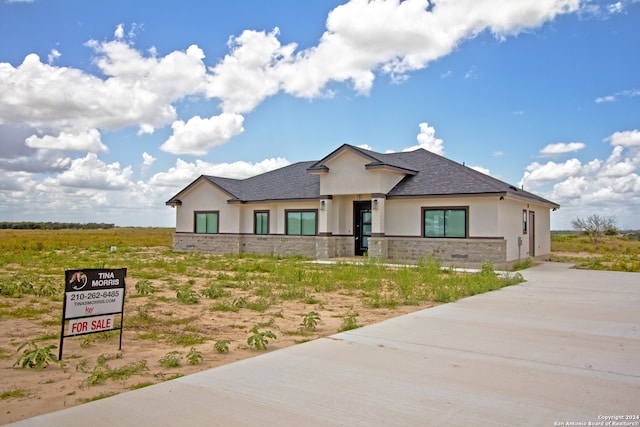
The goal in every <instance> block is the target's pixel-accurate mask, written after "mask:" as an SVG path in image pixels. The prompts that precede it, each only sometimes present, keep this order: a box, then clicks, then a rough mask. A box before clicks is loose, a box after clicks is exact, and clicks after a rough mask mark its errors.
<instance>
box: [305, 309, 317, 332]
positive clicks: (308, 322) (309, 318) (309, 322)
mask: <svg viewBox="0 0 640 427" xmlns="http://www.w3.org/2000/svg"><path fill="white" fill-rule="evenodd" d="M300 316H301V317H302V327H303V328H304V329H306V330H308V331H315V330H316V327H317V326H318V322H319V321H320V314H318V313H317V312H315V311H310V312H309V313H305V314H301V315H300Z"/></svg>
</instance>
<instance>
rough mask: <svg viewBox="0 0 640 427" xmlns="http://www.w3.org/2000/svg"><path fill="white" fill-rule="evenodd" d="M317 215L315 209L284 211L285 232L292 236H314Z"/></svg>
mask: <svg viewBox="0 0 640 427" xmlns="http://www.w3.org/2000/svg"><path fill="white" fill-rule="evenodd" d="M317 216H318V215H317V212H316V211H315V210H305V211H286V217H287V224H286V227H287V229H286V233H287V234H289V235H292V236H315V235H316V229H317V228H318V222H317Z"/></svg>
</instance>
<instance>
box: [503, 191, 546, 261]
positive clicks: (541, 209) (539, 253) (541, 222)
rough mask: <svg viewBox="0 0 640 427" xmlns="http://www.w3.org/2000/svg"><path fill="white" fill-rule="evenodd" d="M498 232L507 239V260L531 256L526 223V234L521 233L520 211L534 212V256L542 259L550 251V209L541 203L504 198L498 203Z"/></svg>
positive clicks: (529, 225)
mask: <svg viewBox="0 0 640 427" xmlns="http://www.w3.org/2000/svg"><path fill="white" fill-rule="evenodd" d="M499 207H500V209H499V214H498V218H499V224H500V234H501V235H502V236H504V238H505V240H506V241H507V260H508V261H517V260H520V259H525V258H528V257H529V256H531V255H530V254H529V234H530V233H531V224H528V228H529V230H528V231H527V234H524V233H523V227H522V212H523V211H525V210H526V211H527V221H528V217H529V212H535V218H536V219H535V243H534V244H535V258H539V259H544V258H546V257H548V256H549V254H550V253H551V218H550V217H551V215H550V212H551V210H550V209H549V208H548V207H546V206H542V205H534V204H531V203H527V202H524V201H521V200H515V199H506V200H503V201H501V202H500V204H499Z"/></svg>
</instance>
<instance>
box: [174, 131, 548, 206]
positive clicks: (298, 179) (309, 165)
mask: <svg viewBox="0 0 640 427" xmlns="http://www.w3.org/2000/svg"><path fill="white" fill-rule="evenodd" d="M343 150H352V151H354V152H356V153H359V154H361V155H362V156H364V157H365V158H368V159H371V162H369V163H367V164H366V167H367V168H376V167H387V168H393V169H395V170H401V171H404V172H405V173H406V176H405V177H404V178H403V179H402V180H401V181H400V182H399V183H398V184H397V185H396V186H395V187H394V188H392V189H391V191H389V192H388V193H387V197H388V198H390V199H392V198H403V197H438V196H449V197H450V196H456V195H460V196H470V195H488V194H495V195H504V196H510V197H515V198H519V199H524V200H531V201H533V202H537V203H542V204H544V205H547V206H550V207H553V208H557V207H559V205H557V204H556V203H553V202H551V201H549V200H546V199H544V198H542V197H539V196H537V195H535V194H533V193H529V192H528V191H524V190H522V189H519V188H517V187H515V186H513V185H510V184H507V183H505V182H503V181H500V180H498V179H495V178H492V177H490V176H489V175H485V174H483V173H480V172H478V171H476V170H473V169H471V168H468V167H466V166H464V165H461V164H459V163H456V162H454V161H452V160H449V159H447V158H445V157H442V156H439V155H437V154H434V153H432V152H429V151H426V150H423V149H418V150H415V151H410V152H402V153H387V154H382V153H376V152H374V151H369V150H365V149H362V148H358V147H354V146H352V145H348V144H345V145H343V146H341V147H339V148H338V149H337V150H335V151H333V152H332V153H331V154H329V155H328V156H326V157H325V158H324V159H322V160H319V161H310V162H299V163H294V164H292V165H289V166H285V167H283V168H280V169H276V170H273V171H270V172H266V173H263V174H260V175H256V176H253V177H251V178H247V179H231V178H221V177H217V176H208V175H203V176H201V177H200V178H198V180H200V179H206V180H208V181H209V182H211V183H212V184H213V185H215V186H217V187H218V188H220V189H221V190H223V191H225V192H226V193H228V194H230V196H231V199H230V202H231V203H233V202H260V201H274V200H314V199H318V198H319V197H320V177H319V176H318V175H317V174H314V173H310V172H327V171H329V169H328V168H327V166H326V165H325V163H326V162H327V161H328V160H330V159H331V158H333V157H334V156H335V155H337V154H339V153H340V152H342V151H343ZM198 180H196V181H194V182H193V183H191V184H190V185H189V186H188V187H186V188H185V189H184V190H182V191H181V192H180V193H178V194H177V195H176V196H174V197H173V198H172V199H170V200H169V201H167V204H168V205H175V204H179V203H180V200H179V199H180V196H181V194H182V193H183V192H184V191H185V190H187V189H188V188H189V187H191V185H193V184H194V183H195V182H197V181H198Z"/></svg>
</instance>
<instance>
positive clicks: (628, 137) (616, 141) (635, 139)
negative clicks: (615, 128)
mask: <svg viewBox="0 0 640 427" xmlns="http://www.w3.org/2000/svg"><path fill="white" fill-rule="evenodd" d="M604 140H605V141H609V142H610V143H611V145H614V146H615V145H621V146H623V147H640V131H639V130H637V129H634V130H627V131H623V132H614V133H613V134H612V135H611V136H609V137H607V138H605V139H604Z"/></svg>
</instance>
